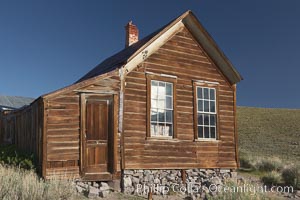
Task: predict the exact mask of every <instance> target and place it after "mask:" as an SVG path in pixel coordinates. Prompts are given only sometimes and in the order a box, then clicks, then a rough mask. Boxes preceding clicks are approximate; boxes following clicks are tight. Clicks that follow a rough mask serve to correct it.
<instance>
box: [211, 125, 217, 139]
mask: <svg viewBox="0 0 300 200" xmlns="http://www.w3.org/2000/svg"><path fill="white" fill-rule="evenodd" d="M210 137H211V138H216V128H215V127H210Z"/></svg>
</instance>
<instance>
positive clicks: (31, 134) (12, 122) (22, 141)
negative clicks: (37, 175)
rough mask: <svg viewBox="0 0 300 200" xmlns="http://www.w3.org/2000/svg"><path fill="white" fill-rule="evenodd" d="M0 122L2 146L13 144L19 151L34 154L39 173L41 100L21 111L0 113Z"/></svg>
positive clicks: (40, 159) (41, 119)
mask: <svg viewBox="0 0 300 200" xmlns="http://www.w3.org/2000/svg"><path fill="white" fill-rule="evenodd" d="M0 121H1V122H0V136H1V138H2V139H1V140H2V144H14V145H16V147H17V148H18V149H19V150H20V151H24V152H27V153H30V154H31V153H32V154H34V156H35V158H36V159H37V168H38V170H39V171H40V169H41V166H42V151H43V148H42V144H43V143H42V138H43V134H42V133H43V102H42V99H38V100H36V101H35V102H34V103H33V104H31V105H30V106H27V107H25V108H23V109H21V110H18V111H5V112H3V113H1V115H0Z"/></svg>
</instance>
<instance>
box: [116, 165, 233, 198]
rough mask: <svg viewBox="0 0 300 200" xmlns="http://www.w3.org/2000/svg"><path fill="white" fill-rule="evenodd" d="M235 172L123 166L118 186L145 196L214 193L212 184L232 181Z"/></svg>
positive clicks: (202, 196) (125, 191) (203, 194)
mask: <svg viewBox="0 0 300 200" xmlns="http://www.w3.org/2000/svg"><path fill="white" fill-rule="evenodd" d="M236 176H237V174H236V172H235V171H233V170H229V169H188V170H124V172H123V176H122V189H123V192H124V193H125V194H135V195H139V196H147V195H148V193H149V191H151V193H152V194H154V195H170V194H174V193H181V194H185V195H189V196H193V197H197V198H204V197H205V195H206V193H208V194H210V195H213V196H214V195H216V193H217V192H216V191H214V190H215V189H216V187H221V186H222V185H224V183H225V181H226V180H232V181H236V179H237V177H236Z"/></svg>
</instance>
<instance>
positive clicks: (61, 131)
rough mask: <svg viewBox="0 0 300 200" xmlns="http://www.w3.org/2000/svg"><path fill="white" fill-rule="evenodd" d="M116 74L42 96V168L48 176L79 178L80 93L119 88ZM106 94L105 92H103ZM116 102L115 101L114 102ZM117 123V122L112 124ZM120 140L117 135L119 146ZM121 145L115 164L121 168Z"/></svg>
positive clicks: (95, 92) (111, 90)
mask: <svg viewBox="0 0 300 200" xmlns="http://www.w3.org/2000/svg"><path fill="white" fill-rule="evenodd" d="M119 82H120V81H119V77H118V76H117V74H116V75H112V76H110V77H107V78H104V79H101V80H98V81H95V82H93V83H92V84H89V85H85V86H83V87H80V88H76V90H73V91H69V92H67V93H65V92H63V93H61V94H58V95H55V96H53V97H50V98H48V99H45V130H46V131H45V136H46V141H45V144H46V146H45V151H46V154H45V158H44V159H45V161H44V162H45V163H46V165H45V169H44V176H45V177H46V178H50V177H52V176H54V175H55V176H59V177H61V178H80V157H81V154H80V150H81V149H80V148H81V143H80V133H81V130H80V119H81V116H80V112H81V111H80V110H81V108H80V105H81V102H80V94H81V93H82V92H88V93H89V94H93V93H94V94H99V93H105V92H113V91H116V92H118V91H119V85H120V84H119ZM106 95H107V94H106ZM115 106H118V105H115ZM115 126H116V127H118V125H117V124H116V125H115ZM119 146H120V140H119V138H118V147H119ZM119 152H120V148H119V149H118V156H117V157H118V166H117V171H118V172H120V153H119Z"/></svg>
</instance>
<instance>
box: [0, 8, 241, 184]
mask: <svg viewBox="0 0 300 200" xmlns="http://www.w3.org/2000/svg"><path fill="white" fill-rule="evenodd" d="M125 28H126V47H125V48H124V49H123V50H121V51H120V52H118V53H117V54H115V55H113V56H111V57H109V58H107V59H106V60H104V61H103V62H102V63H101V64H99V65H98V66H96V67H95V68H94V69H92V70H91V71H90V72H88V73H87V74H86V75H84V76H83V77H82V78H81V79H80V80H78V81H77V82H76V83H74V84H72V85H70V86H68V87H65V88H62V89H59V90H57V91H54V92H51V93H49V94H45V95H43V96H41V97H39V98H38V99H36V100H35V101H34V102H33V103H31V105H29V106H27V107H25V108H23V109H20V110H15V111H10V112H6V113H2V114H1V117H0V130H1V135H3V133H4V132H6V131H10V134H9V135H11V137H13V141H14V143H15V144H16V145H17V147H18V148H20V149H22V150H26V151H30V152H33V153H34V154H35V155H36V158H37V162H38V163H37V164H38V166H39V167H40V172H41V175H42V177H44V178H50V177H52V176H54V175H58V176H61V177H65V178H78V179H80V180H95V181H108V180H120V179H121V178H122V177H123V178H128V177H129V176H130V174H131V173H128V172H130V170H141V171H142V170H148V169H151V170H189V169H210V170H215V169H217V170H220V169H226V170H230V171H233V170H234V169H236V168H237V167H238V165H239V164H238V163H239V161H238V147H237V144H238V140H237V127H236V83H237V82H239V81H241V79H242V77H241V76H240V74H239V73H238V72H237V71H236V69H235V68H234V67H233V65H232V64H231V63H230V61H229V60H228V59H227V58H226V57H225V55H224V53H223V52H222V51H221V50H220V49H219V47H218V46H217V44H216V43H215V42H214V40H213V39H212V38H211V36H210V35H209V34H208V32H207V31H206V30H205V29H204V28H203V26H202V25H201V24H200V22H199V21H198V19H197V18H196V17H195V15H194V14H193V13H192V12H191V11H187V12H185V13H184V14H182V15H181V16H179V17H178V18H176V19H174V20H173V21H171V22H170V23H168V24H167V25H165V26H163V27H162V28H160V29H159V30H157V31H155V32H153V33H152V34H150V35H148V36H146V37H145V38H143V39H141V40H139V39H138V29H137V27H136V26H135V25H134V24H132V23H131V22H129V23H128V24H127V25H126V27H125ZM6 135H7V134H6ZM183 174H184V173H183Z"/></svg>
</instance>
